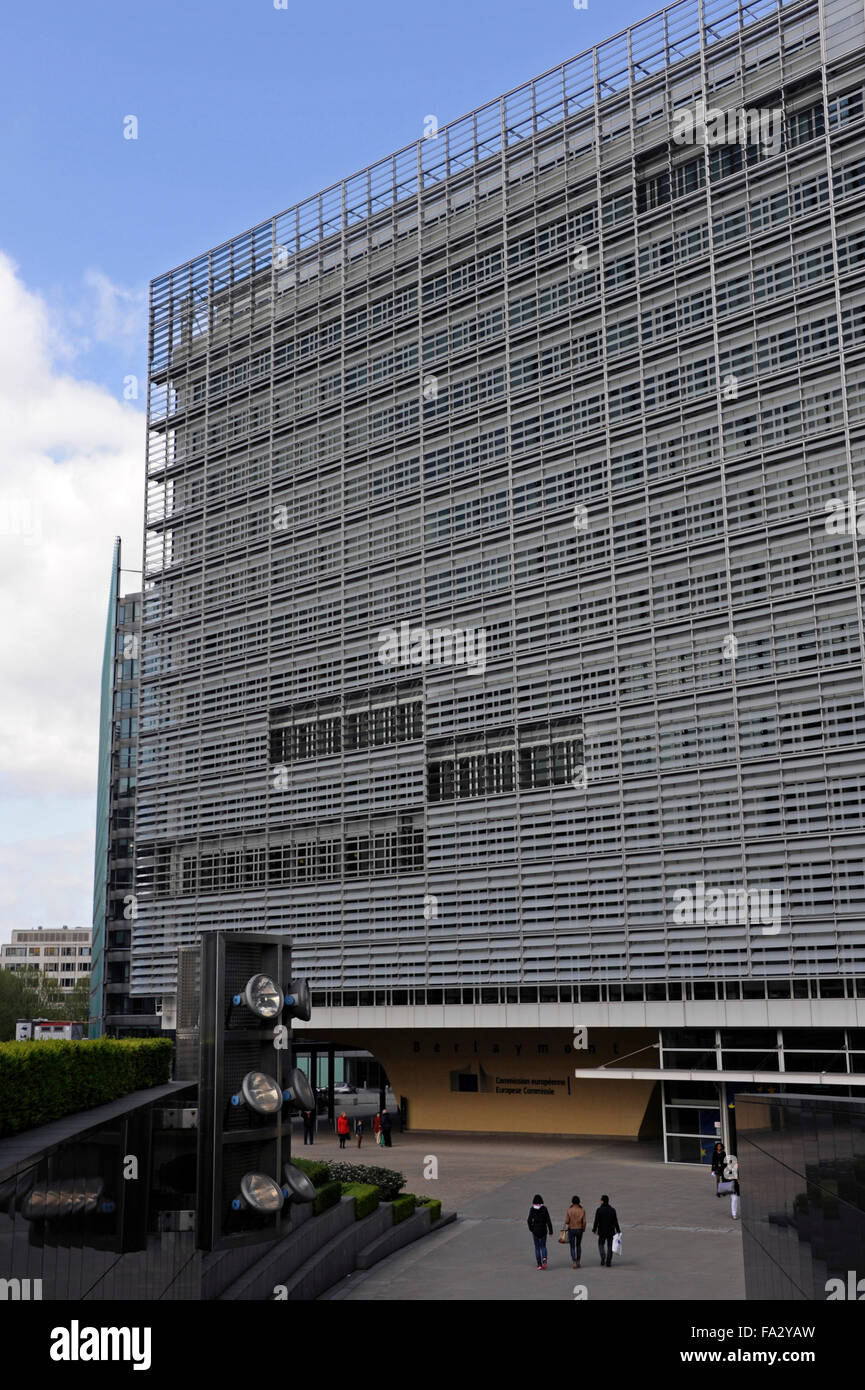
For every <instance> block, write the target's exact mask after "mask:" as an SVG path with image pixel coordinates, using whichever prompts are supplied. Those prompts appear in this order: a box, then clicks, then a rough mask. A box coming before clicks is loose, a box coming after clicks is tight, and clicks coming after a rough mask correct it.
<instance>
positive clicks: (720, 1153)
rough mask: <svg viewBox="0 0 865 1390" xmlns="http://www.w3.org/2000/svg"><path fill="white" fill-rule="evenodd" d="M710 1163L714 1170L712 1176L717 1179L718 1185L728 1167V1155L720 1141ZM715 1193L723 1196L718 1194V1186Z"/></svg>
mask: <svg viewBox="0 0 865 1390" xmlns="http://www.w3.org/2000/svg"><path fill="white" fill-rule="evenodd" d="M709 1162H710V1165H711V1169H712V1175H713V1177H714V1179H715V1183H716V1184H717V1183H719V1182H720V1181H721V1179H722V1178H723V1176H724V1169H725V1168H726V1166H727V1155H726V1153H725V1151H724V1145H723V1144H722V1143H721V1141H720V1139H719V1140H718V1142H717V1144H716V1145H715V1147H714V1149H713V1150H712V1156H711V1158H710V1160H709ZM715 1192H716V1195H717V1196H719V1197H720V1195H721V1194H720V1192H718V1189H717V1186H716V1188H715Z"/></svg>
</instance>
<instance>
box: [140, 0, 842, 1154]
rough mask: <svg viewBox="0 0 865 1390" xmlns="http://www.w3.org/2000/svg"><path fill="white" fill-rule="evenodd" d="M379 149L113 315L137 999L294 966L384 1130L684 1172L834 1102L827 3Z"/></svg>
mask: <svg viewBox="0 0 865 1390" xmlns="http://www.w3.org/2000/svg"><path fill="white" fill-rule="evenodd" d="M486 95H487V93H485V92H483V91H479V93H478V96H479V98H481V97H484V96H486ZM418 135H419V138H418V140H417V142H416V143H415V144H412V145H411V146H409V147H407V148H404V149H401V150H400V151H399V152H398V153H396V154H394V155H392V156H389V157H388V158H386V159H383V160H382V161H381V162H380V163H377V164H375V165H373V166H372V167H370V168H368V169H364V170H362V171H361V172H359V173H357V174H354V175H353V176H352V177H350V178H347V179H346V180H345V181H344V182H343V183H340V184H337V185H335V186H333V187H331V188H328V189H326V190H325V191H323V192H321V193H319V194H317V195H316V196H314V197H311V198H309V199H307V200H306V201H305V202H302V203H300V204H298V205H297V206H296V207H292V208H290V209H289V210H288V211H287V212H285V213H282V214H281V215H280V216H278V217H275V218H273V219H272V220H270V221H267V222H264V223H262V224H261V225H260V226H257V227H255V228H253V230H251V231H248V232H245V233H244V234H243V235H240V236H238V237H237V238H236V239H234V240H232V241H230V242H226V243H225V244H223V245H220V246H218V247H216V248H215V249H214V250H212V251H210V252H208V253H207V254H204V255H201V256H198V257H196V258H195V259H193V260H190V261H189V262H188V263H187V264H185V265H182V266H180V267H179V268H178V269H176V270H173V271H172V272H171V273H169V274H165V275H162V276H161V277H160V278H159V279H157V280H155V281H154V282H153V285H152V305H151V313H152V326H151V361H150V383H149V447H148V459H147V489H146V493H147V496H146V540H145V555H144V576H143V614H142V632H141V671H140V678H141V683H140V719H141V726H140V749H139V767H138V785H137V799H136V822H135V823H136V832H135V840H136V865H135V893H136V898H137V916H136V917H135V920H134V922H133V944H132V975H131V988H132V994H133V996H135V995H136V994H137V995H140V996H151V997H152V996H156V997H159V998H161V999H162V1007H163V1023H164V1025H165V1026H169V1025H170V1022H171V1016H172V1003H171V1001H172V997H173V995H174V993H175V991H176V970H177V956H176V953H177V948H178V947H179V946H181V945H186V944H190V943H192V942H193V941H195V940H196V939H197V936H198V934H199V933H204V932H208V931H212V930H214V929H218V928H242V929H245V930H250V929H255V930H268V931H275V932H283V933H287V934H289V935H290V936H291V938H292V941H293V943H294V945H293V950H294V961H295V965H296V967H297V968H298V970H299V971H300V972H301V973H304V974H306V975H307V976H308V977H309V978H310V981H311V984H312V987H313V1013H312V1019H311V1022H310V1023H309V1024H307V1025H305V1026H304V1036H305V1037H307V1038H309V1039H313V1040H316V1041H318V1042H320V1043H321V1044H322V1045H327V1044H330V1045H336V1046H338V1047H355V1048H357V1047H360V1048H368V1049H369V1050H370V1051H371V1052H372V1053H373V1054H374V1055H375V1056H376V1057H377V1058H378V1059H379V1060H380V1061H381V1063H382V1064H383V1066H384V1067H385V1069H386V1071H387V1073H388V1076H389V1078H390V1081H391V1083H392V1085H393V1087H394V1090H395V1092H396V1094H397V1096H398V1097H401V1098H405V1101H406V1108H407V1115H408V1123H409V1125H410V1126H411V1127H412V1128H418V1129H450V1130H462V1131H469V1130H484V1131H491V1132H496V1131H498V1132H503V1131H510V1132H513V1131H531V1132H534V1133H557V1134H571V1133H573V1134H582V1135H604V1136H623V1137H630V1138H634V1139H636V1138H639V1137H646V1136H658V1135H661V1134H663V1136H664V1143H665V1150H664V1152H665V1156H666V1158H667V1160H668V1161H670V1162H691V1163H697V1162H700V1161H701V1159H702V1158H703V1156H704V1154H705V1151H706V1149H707V1148H708V1147H709V1146H710V1145H711V1142H712V1141H713V1140H714V1139H715V1138H716V1137H721V1138H722V1139H723V1140H724V1141H725V1143H726V1146H727V1148H728V1150H731V1149H732V1148H733V1147H734V1146H735V1111H734V1109H733V1108H732V1097H733V1095H734V1094H735V1093H737V1092H742V1091H749V1090H750V1091H764V1092H765V1091H770V1092H771V1091H773V1090H774V1091H778V1092H784V1091H787V1092H797V1093H802V1092H804V1093H809V1092H810V1093H815V1092H816V1093H819V1094H842V1095H857V1094H858V1095H861V1094H862V1089H861V1088H863V1087H865V686H863V638H865V634H863V612H862V582H861V581H862V574H861V570H862V566H863V560H865V557H863V550H862V540H861V539H860V532H862V533H865V10H863V0H822V3H815V0H790V3H780V4H779V3H778V0H755V2H754V3H751V4H737V3H735V0H711V3H708V2H706V3H695V0H682V3H679V4H675V5H672V6H670V7H669V8H667V9H665V10H663V11H661V12H659V13H657V14H654V15H652V16H651V17H650V18H648V19H646V20H644V21H642V22H640V23H638V24H635V25H634V26H633V27H632V28H630V29H628V30H627V31H625V32H623V33H620V34H618V35H616V36H615V37H614V38H612V39H610V40H609V41H608V42H606V43H603V44H601V45H599V46H598V47H596V48H593V49H591V50H588V51H586V52H584V53H582V54H580V55H579V56H578V57H576V58H574V59H572V60H570V61H568V62H566V63H564V64H563V65H562V66H561V67H558V68H555V69H554V70H552V71H550V72H548V73H545V74H544V75H543V76H542V77H539V78H537V79H536V80H534V81H531V82H528V83H527V84H526V85H525V86H523V87H520V88H518V89H517V90H515V91H513V92H510V93H508V94H507V95H506V96H503V97H501V98H498V99H496V100H494V101H491V102H489V103H488V104H486V105H484V106H480V107H479V108H478V109H477V110H475V111H473V112H472V113H471V114H470V115H468V116H466V117H464V118H462V119H460V120H457V121H455V122H453V123H452V124H448V125H446V124H444V123H442V124H439V122H438V120H437V119H436V117H435V116H432V115H430V116H427V117H426V118H422V117H419V120H418Z"/></svg>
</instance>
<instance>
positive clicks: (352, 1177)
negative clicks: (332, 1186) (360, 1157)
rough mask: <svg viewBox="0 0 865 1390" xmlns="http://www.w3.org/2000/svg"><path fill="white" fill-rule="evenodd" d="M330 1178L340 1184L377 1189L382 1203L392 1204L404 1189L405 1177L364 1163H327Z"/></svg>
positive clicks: (391, 1169)
mask: <svg viewBox="0 0 865 1390" xmlns="http://www.w3.org/2000/svg"><path fill="white" fill-rule="evenodd" d="M327 1171H328V1173H329V1175H330V1176H331V1178H334V1179H335V1180H336V1181H337V1182H342V1183H346V1182H349V1183H364V1184H368V1185H370V1186H372V1187H377V1188H378V1190H379V1192H380V1193H381V1198H382V1201H383V1202H392V1201H393V1199H394V1197H398V1196H399V1193H400V1189H401V1188H403V1187H405V1176H404V1174H402V1173H396V1172H394V1170H393V1168H373V1167H369V1166H368V1165H367V1164H365V1163H328V1165H327Z"/></svg>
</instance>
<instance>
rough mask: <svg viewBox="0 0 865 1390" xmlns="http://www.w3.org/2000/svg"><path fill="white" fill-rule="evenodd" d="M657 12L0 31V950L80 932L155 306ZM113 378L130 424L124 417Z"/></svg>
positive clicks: (138, 11)
mask: <svg viewBox="0 0 865 1390" xmlns="http://www.w3.org/2000/svg"><path fill="white" fill-rule="evenodd" d="M649 12H650V11H649V9H648V8H646V9H642V8H636V7H635V5H634V3H633V0H631V3H623V0H608V3H606V4H603V5H602V4H601V3H600V0H588V5H587V8H586V9H580V10H578V9H575V8H574V4H573V0H534V3H533V4H528V3H516V0H437V3H436V4H435V5H426V4H411V3H408V0H400V2H399V3H398V2H397V0H374V3H372V4H370V5H366V6H360V5H357V4H349V3H347V0H328V3H324V4H318V5H301V4H300V3H298V0H288V7H287V8H286V9H276V8H275V6H274V3H273V0H234V3H231V4H230V3H228V2H227V0H212V3H202V2H201V0H147V3H145V4H139V5H133V4H126V5H124V4H122V3H121V4H119V3H117V0H110V3H109V2H108V0H81V3H79V4H75V5H72V4H59V3H57V0H48V3H42V4H39V5H35V6H33V5H31V6H28V5H15V6H8V7H7V9H6V11H5V14H4V21H3V41H2V50H0V190H2V195H0V503H4V499H7V500H8V499H9V498H11V499H12V505H13V506H16V507H17V506H19V505H23V506H24V507H25V509H27V515H28V516H32V517H36V518H38V520H37V521H33V522H32V524H30V523H28V525H29V530H28V529H27V528H26V527H25V530H26V531H27V534H24V535H20V534H17V533H16V534H3V531H2V526H0V632H2V633H3V636H4V639H5V642H4V645H5V648H6V650H5V652H4V655H3V669H4V697H3V719H2V720H0V939H6V938H8V935H9V931H10V929H11V927H13V926H16V925H19V926H35V925H38V924H39V923H43V924H44V925H46V926H48V925H55V924H61V923H63V922H66V923H68V924H69V925H78V924H80V923H85V922H88V921H89V920H90V903H91V894H92V876H93V860H92V855H93V820H94V805H95V774H96V738H97V713H98V690H99V664H100V660H101V650H102V637H103V632H104V623H105V611H106V600H107V590H108V579H109V570H110V561H111V547H112V541H113V538H114V536H115V535H117V534H119V535H121V536H122V538H123V545H124V563H125V564H126V565H128V566H129V567H130V569H134V568H136V567H137V566H138V564H139V556H140V545H141V538H140V533H141V511H142V486H143V458H144V422H143V396H144V390H143V381H144V378H145V375H146V312H145V306H146V299H145V295H146V287H147V283H148V281H149V280H150V279H152V278H154V277H156V276H158V275H160V274H161V273H163V272H164V271H165V270H168V269H170V268H171V267H172V266H174V265H177V264H178V263H180V262H183V261H185V260H188V259H189V258H191V257H192V256H195V255H196V254H198V253H200V252H202V251H204V250H206V249H207V248H208V247H210V246H213V245H215V244H217V243H219V242H221V241H223V240H225V239H226V238H228V237H230V236H233V235H236V234H238V233H239V232H241V231H243V230H244V229H245V228H247V227H249V226H251V225H254V224H255V223H257V222H260V221H262V220H264V219H265V218H268V217H270V216H272V215H274V214H275V213H278V212H280V211H282V210H283V209H284V208H286V207H288V206H290V205H291V204H292V203H294V202H296V201H299V200H300V199H302V198H304V197H307V196H309V195H310V194H313V193H315V192H316V191H317V190H318V189H320V188H323V187H325V186H327V185H328V184H330V183H333V182H336V181H337V180H338V179H340V178H342V177H344V176H347V175H349V174H351V173H353V172H354V171H355V170H356V169H359V168H362V167H363V166H364V165H366V164H368V163H371V162H373V161H375V160H376V159H379V158H381V157H383V156H385V155H387V154H389V153H390V152H391V151H392V150H394V149H396V148H399V147H400V146H402V145H405V144H408V143H410V142H411V141H413V140H416V139H418V138H420V136H421V135H422V133H423V123H424V119H425V117H426V116H428V115H430V114H432V115H435V116H436V118H437V120H438V121H439V123H440V124H443V123H444V122H446V121H449V120H452V119H454V118H456V117H458V116H460V115H463V114H464V113H465V112H466V111H469V110H471V109H472V108H473V107H476V106H479V105H481V104H483V103H484V102H485V101H488V100H490V99H492V98H494V97H496V96H497V95H498V94H499V93H500V92H502V91H505V90H507V89H508V88H511V87H515V86H518V85H519V84H520V83H522V82H524V81H526V80H527V79H528V78H530V77H532V76H535V75H536V74H537V73H540V72H543V71H544V70H546V69H547V68H550V67H553V66H555V65H556V64H558V63H561V62H562V61H564V60H565V59H566V58H568V57H571V56H573V55H574V54H575V53H578V52H580V51H581V50H582V49H584V48H586V47H588V46H590V45H591V44H593V43H596V42H599V41H600V40H602V39H604V38H606V37H608V36H609V35H611V34H613V33H615V32H616V31H617V30H619V29H621V28H622V27H624V26H625V25H627V24H629V23H633V22H635V21H637V20H639V19H641V18H644V17H645V16H646V14H647V13H649ZM128 116H135V117H136V118H137V120H138V138H137V139H136V140H128V139H124V137H123V129H124V119H125V118H126V117H128ZM130 375H134V376H137V377H138V378H139V380H140V381H141V382H142V388H141V393H140V396H139V398H138V399H137V400H136V399H132V400H130V399H128V398H127V399H124V386H125V384H126V383H127V382H128V379H129V377H130ZM4 504H5V503H4ZM0 515H2V512H0ZM134 584H135V577H134V575H131V574H130V575H129V577H128V587H129V588H130V589H131V588H132V587H133V586H134ZM46 654H50V660H48V659H47V657H46Z"/></svg>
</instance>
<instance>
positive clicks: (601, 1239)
mask: <svg viewBox="0 0 865 1390" xmlns="http://www.w3.org/2000/svg"><path fill="white" fill-rule="evenodd" d="M621 1229H622V1228H621V1226H620V1225H619V1218H618V1216H617V1215H616V1208H615V1207H611V1206H610V1199H609V1197H607V1196H604V1197H602V1198H601V1205H600V1206H599V1207H598V1210H597V1211H596V1212H595V1221H594V1225H593V1226H592V1230H593V1231H594V1232H595V1234H596V1235H597V1237H598V1249H599V1250H600V1252H601V1264H602V1265H606V1266H607V1268H609V1267H610V1265H611V1264H612V1263H613V1236H615V1235H618V1234H619V1233H620V1232H621Z"/></svg>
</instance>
